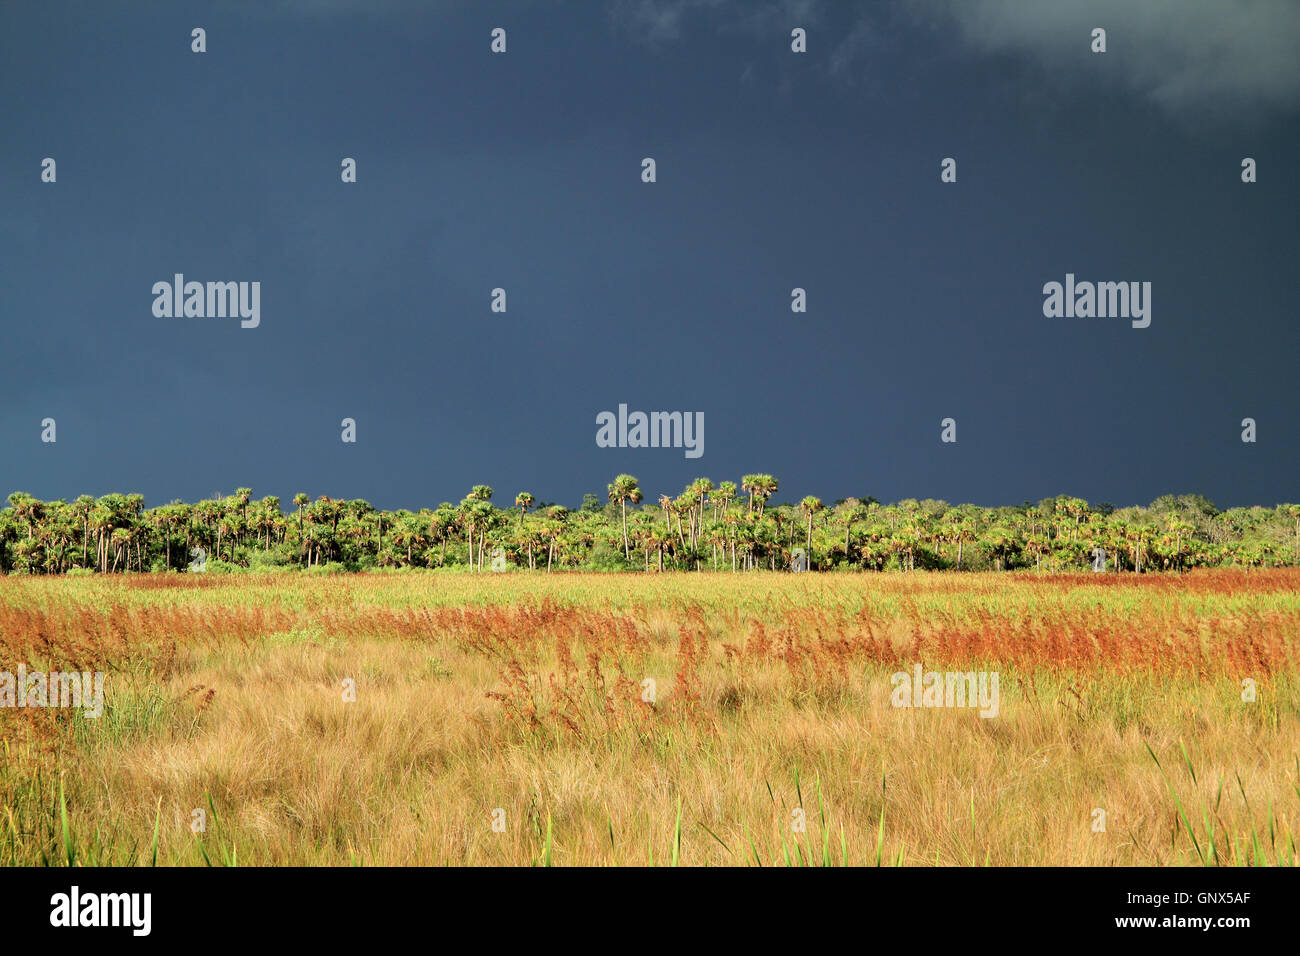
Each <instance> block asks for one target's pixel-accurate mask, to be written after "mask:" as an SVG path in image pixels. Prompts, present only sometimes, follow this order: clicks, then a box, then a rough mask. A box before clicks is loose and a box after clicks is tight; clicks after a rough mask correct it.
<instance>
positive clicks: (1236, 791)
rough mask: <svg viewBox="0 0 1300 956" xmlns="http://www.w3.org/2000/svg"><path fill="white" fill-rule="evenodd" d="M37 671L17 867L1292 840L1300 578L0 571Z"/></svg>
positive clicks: (1216, 847)
mask: <svg viewBox="0 0 1300 956" xmlns="http://www.w3.org/2000/svg"><path fill="white" fill-rule="evenodd" d="M19 665H22V666H24V667H25V668H26V670H27V671H29V672H32V671H44V672H53V671H83V672H84V671H103V672H104V673H105V685H104V706H103V713H102V716H100V717H99V718H98V719H94V718H88V717H86V716H85V715H84V714H83V712H81V711H78V710H77V709H75V708H67V707H60V708H56V707H33V706H26V707H24V706H6V707H0V738H2V745H0V746H2V752H0V757H2V759H0V803H2V804H3V809H2V810H0V813H2V814H3V817H2V818H0V863H3V864H5V865H41V864H52V865H66V864H68V863H72V864H75V865H150V864H154V863H156V864H157V865H183V866H192V865H198V866H202V865H216V866H221V865H231V864H234V865H278V864H304V865H330V866H333V865H386V864H397V865H408V864H410V865H444V864H449V865H452V866H457V865H556V866H574V865H594V866H611V865H635V866H642V865H656V866H658V865H673V864H677V865H738V866H739V865H750V866H753V865H763V866H771V865H776V866H786V865H819V866H820V865H828V864H829V865H843V864H845V863H847V864H849V865H877V864H883V865H908V866H917V865H920V866H929V865H945V866H946V865H956V866H970V865H976V866H980V865H986V864H987V865H993V866H1002V865H1116V866H1127V865H1146V864H1156V865H1196V866H1199V865H1203V864H1206V865H1292V864H1293V863H1294V862H1295V861H1296V858H1297V855H1296V847H1295V835H1296V830H1297V828H1300V681H1298V680H1297V677H1298V675H1300V570H1298V569H1275V570H1253V571H1250V572H1246V571H1242V570H1197V571H1193V572H1191V573H1187V574H1182V575H1174V574H1166V575H1132V574H1106V575H1092V574H1035V573H1032V572H1026V573H992V572H988V573H966V574H960V575H959V574H948V573H910V574H904V573H889V574H880V575H865V574H853V573H827V574H788V573H768V572H752V573H746V574H738V575H736V574H711V573H689V572H676V573H664V574H649V575H646V574H627V573H609V574H598V573H564V574H551V575H547V574H543V573H533V574H529V573H526V572H509V573H503V574H492V573H482V574H470V573H466V572H435V571H411V572H389V573H383V572H371V573H360V574H313V573H307V572H288V573H279V574H232V575H208V576H204V575H176V574H171V575H164V574H129V575H112V576H108V575H104V576H72V577H54V576H47V577H32V576H22V575H10V576H7V577H6V576H0V671H8V672H14V671H16V669H17V668H18V666H19ZM918 665H919V666H920V667H921V668H922V669H923V670H924V671H925V672H931V671H935V672H949V671H957V672H964V673H965V672H974V673H978V674H982V675H985V676H988V675H996V678H997V684H996V686H997V690H998V701H997V712H996V715H995V716H981V713H980V710H979V709H978V708H973V707H970V706H965V707H963V706H952V707H923V706H913V707H904V706H895V704H896V703H897V697H896V696H895V690H896V686H897V685H899V682H898V681H894V680H891V677H892V675H894V674H896V673H903V674H906V675H909V682H910V675H911V674H912V673H913V671H914V669H916V668H917V666H918Z"/></svg>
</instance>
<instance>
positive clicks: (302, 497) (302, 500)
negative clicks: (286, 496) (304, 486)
mask: <svg viewBox="0 0 1300 956" xmlns="http://www.w3.org/2000/svg"><path fill="white" fill-rule="evenodd" d="M309 501H311V496H310V495H308V494H307V493H306V492H303V491H300V492H298V493H297V494H296V495H294V496H293V503H294V504H295V505H297V506H298V535H299V536H300V537H301V536H302V509H303V508H304V507H306V505H307V502H309Z"/></svg>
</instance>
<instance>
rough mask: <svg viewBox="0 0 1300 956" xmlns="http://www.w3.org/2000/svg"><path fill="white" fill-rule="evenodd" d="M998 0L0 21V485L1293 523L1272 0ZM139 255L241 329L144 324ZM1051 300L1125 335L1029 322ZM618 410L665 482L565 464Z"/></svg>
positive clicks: (338, 0)
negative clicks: (504, 305)
mask: <svg viewBox="0 0 1300 956" xmlns="http://www.w3.org/2000/svg"><path fill="white" fill-rule="evenodd" d="M110 6H111V7H120V8H121V9H111V8H110V9H106V8H108V7H110ZM1036 6H1038V5H1031V4H1028V3H1023V4H1016V3H1008V2H1003V0H973V2H971V3H969V4H966V5H964V6H962V7H961V9H960V12H955V8H953V7H951V6H949V5H946V4H937V3H930V2H923V0H918V2H900V3H892V4H891V3H875V2H873V3H863V4H849V3H831V2H821V3H818V2H815V0H788V2H773V0H754V2H749V3H742V2H738V0H624V2H612V3H611V2H596V0H591V2H569V3H541V2H535V3H515V4H498V3H486V2H485V3H460V2H458V3H451V2H447V3H441V2H428V3H415V2H409V3H407V2H398V0H387V2H384V0H379V2H372V3H364V2H361V0H357V2H355V3H351V2H344V0H333V2H326V0H301V2H297V3H261V4H243V3H233V2H227V3H208V4H193V5H190V4H185V3H171V2H169V3H161V2H160V3H146V2H139V3H130V4H115V5H108V4H100V3H70V2H65V0H43V2H40V3H35V2H32V3H28V2H22V3H19V2H12V3H6V4H5V5H4V6H3V8H2V9H0V227H2V228H0V323H2V327H0V494H8V492H9V491H12V490H15V489H21V490H24V491H27V492H30V493H32V494H35V495H37V496H39V497H42V498H54V497H67V498H70V497H73V496H75V495H77V494H79V493H83V492H89V493H91V494H96V495H99V494H104V493H107V492H110V491H124V492H125V491H139V492H142V493H143V494H144V495H145V496H146V501H147V503H148V504H149V505H151V506H152V505H156V504H159V503H162V502H165V501H168V500H170V499H173V498H181V499H183V500H193V499H195V498H198V497H202V496H206V495H210V494H212V493H213V492H216V491H221V492H223V493H229V492H230V491H232V490H233V489H234V488H235V487H236V486H238V485H249V486H251V487H252V488H253V491H254V493H255V495H258V496H261V495H265V494H278V495H280V496H282V497H283V498H286V499H287V498H288V497H289V496H290V495H292V494H293V493H294V492H297V491H306V492H308V493H309V494H311V495H313V496H316V495H319V494H329V495H332V496H335V497H364V498H367V499H368V500H370V501H371V502H372V503H374V504H376V505H378V506H382V507H388V508H397V507H408V508H416V507H420V506H423V505H428V506H433V505H436V504H437V503H438V502H439V501H443V500H457V501H458V500H459V499H460V498H461V497H463V496H464V494H465V492H466V491H467V490H468V489H469V487H470V485H471V484H474V483H487V484H490V485H492V486H494V487H495V488H496V489H497V496H498V498H507V497H508V498H510V499H513V496H514V494H515V492H517V491H519V490H523V489H527V490H530V491H532V492H533V494H534V495H536V496H537V498H538V499H539V500H548V501H561V502H564V503H567V504H576V503H577V502H578V501H579V500H580V499H581V496H582V494H583V493H584V492H588V491H594V492H598V493H601V494H602V495H603V492H604V488H605V484H606V483H607V482H608V481H609V480H610V479H611V478H612V477H613V476H614V475H615V474H617V473H619V472H623V471H628V472H631V473H633V474H635V475H637V476H638V477H639V478H640V479H641V484H642V487H643V489H644V490H645V492H646V494H647V496H648V497H651V498H655V497H657V496H658V495H659V494H660V493H662V492H668V493H674V494H675V493H676V492H678V491H680V489H681V488H682V487H683V486H684V485H685V484H686V483H687V482H688V481H689V480H690V479H691V478H693V477H695V476H697V475H708V476H709V477H711V478H713V479H714V481H721V480H725V479H732V480H737V481H738V480H739V478H740V476H741V474H742V473H744V472H748V471H766V472H771V473H773V474H775V475H776V476H777V477H778V478H779V479H780V481H781V491H780V493H779V494H778V496H777V497H778V499H779V500H789V499H797V498H798V497H800V496H802V495H805V494H816V495H819V496H821V497H823V498H824V499H825V500H827V501H830V500H832V499H834V498H838V497H842V496H845V495H854V494H856V495H867V494H872V495H875V496H876V497H878V498H880V499H882V500H896V499H898V498H902V497H939V498H946V499H948V500H950V501H954V502H960V501H975V502H978V503H981V504H986V505H992V504H1007V503H1019V502H1020V501H1022V500H1025V499H1032V500H1037V499H1039V498H1042V497H1045V496H1048V495H1055V494H1059V493H1069V494H1074V495H1078V496H1081V497H1084V498H1087V499H1088V500H1090V501H1093V502H1097V501H1110V502H1114V503H1117V504H1131V503H1146V502H1149V501H1151V500H1152V499H1153V498H1155V497H1156V496H1158V495H1160V494H1163V493H1166V492H1184V491H1197V492H1201V493H1204V494H1206V495H1207V496H1208V497H1210V498H1211V499H1212V500H1214V501H1215V502H1216V503H1217V504H1219V505H1220V507H1227V506H1230V505H1236V504H1256V503H1258V504H1266V505H1272V504H1274V503H1276V502H1278V501H1285V500H1292V501H1294V500H1297V499H1300V489H1297V475H1298V474H1300V442H1297V436H1298V435H1300V398H1298V397H1297V396H1298V394H1300V392H1298V390H1297V385H1296V374H1295V368H1296V361H1297V355H1298V354H1300V350H1298V349H1297V346H1300V333H1298V332H1297V314H1296V309H1295V303H1296V295H1295V292H1294V291H1293V287H1294V282H1295V281H1296V280H1295V275H1296V273H1297V271H1298V270H1297V269H1296V263H1295V258H1296V250H1297V233H1298V231H1300V227H1298V226H1297V221H1298V217H1297V208H1298V207H1297V199H1298V198H1300V189H1298V188H1297V179H1296V174H1295V169H1296V165H1297V163H1300V150H1298V149H1297V147H1298V146H1300V135H1297V128H1298V127H1297V122H1296V120H1297V109H1296V105H1297V102H1300V75H1298V74H1297V67H1296V65H1295V61H1296V59H1297V57H1296V54H1295V51H1296V49H1297V48H1300V46H1298V45H1297V44H1298V42H1300V26H1298V24H1300V14H1298V13H1297V10H1300V8H1297V6H1296V5H1295V4H1291V3H1267V2H1266V3H1262V4H1261V3H1254V4H1248V5H1245V6H1239V5H1237V4H1231V3H1226V2H1222V0H1215V2H1212V3H1211V2H1207V3H1174V2H1172V0H1153V2H1152V3H1149V4H1144V5H1142V9H1143V14H1142V15H1141V16H1138V15H1136V14H1133V13H1129V12H1126V11H1128V10H1130V9H1131V8H1132V5H1130V4H1126V3H1118V2H1114V0H1102V2H1098V3H1094V4H1092V5H1091V6H1084V5H1082V4H1079V3H1062V4H1060V5H1047V6H1051V7H1053V9H1052V10H1036V11H1035V12H1033V13H1028V12H1027V11H1029V10H1031V9H1033V8H1034V7H1036ZM1085 10H1086V11H1089V12H1082V11H1085ZM358 11H363V12H358ZM195 26H202V27H204V28H205V29H206V30H207V44H208V52H207V53H205V54H201V55H200V54H195V53H192V52H191V51H190V30H191V28H193V27H195ZM496 26H503V27H505V28H506V29H507V31H508V52H507V53H506V54H504V55H493V54H492V53H491V52H490V51H489V42H490V37H489V33H490V30H491V29H492V28H493V27H496ZM795 26H803V27H805V28H806V29H807V30H808V35H809V52H808V53H807V54H804V55H798V54H794V53H792V52H791V51H790V30H791V28H792V27H795ZM1093 26H1103V27H1106V28H1107V30H1108V51H1107V52H1106V53H1105V54H1100V55H1098V54H1093V53H1091V52H1090V50H1089V43H1090V38H1089V33H1090V30H1091V28H1092V27H1093ZM47 156H49V157H53V158H54V159H55V160H56V161H57V164H58V166H57V170H58V181H57V183H55V184H46V183H42V182H41V181H40V164H41V160H42V159H43V158H44V157H47ZM345 156H346V157H354V158H355V159H356V160H357V163H358V180H359V181H358V182H357V183H356V184H354V185H345V184H343V183H341V182H340V177H339V173H340V165H339V164H340V161H341V159H342V158H343V157H345ZM646 156H651V157H654V158H655V159H656V161H657V164H658V182H657V183H654V184H652V185H647V184H643V183H642V182H641V181H640V169H641V167H640V163H641V159H642V158H643V157H646ZM946 156H952V157H955V158H956V159H957V162H958V181H957V183H955V184H943V183H941V182H940V181H939V172H940V168H939V165H940V160H941V159H943V158H944V157H946ZM1245 156H1250V157H1254V158H1255V159H1256V160H1257V161H1258V164H1259V182H1258V183H1256V184H1253V185H1245V184H1243V183H1242V182H1241V180H1240V163H1241V159H1242V157H1245ZM177 272H181V273H184V274H185V276H186V278H187V280H198V281H209V280H212V281H218V280H220V281H226V280H236V281H237V280H244V281H252V280H258V281H260V282H261V284H262V292H261V295H262V300H261V325H260V327H259V328H256V329H241V328H240V327H239V323H238V320H232V319H198V318H155V317H154V316H153V314H152V304H153V295H152V293H151V288H152V286H153V284H154V283H155V282H157V281H160V280H165V281H170V280H171V278H172V276H173V274H174V273H177ZM1067 272H1073V273H1075V274H1076V276H1077V277H1078V279H1080V280H1085V279H1086V280H1092V281H1102V280H1115V281H1119V280H1124V281H1150V282H1151V283H1152V284H1153V302H1152V322H1151V326H1150V327H1149V328H1147V329H1134V328H1131V327H1130V324H1129V322H1127V321H1125V320H1122V319H1063V318H1062V319H1049V318H1045V317H1044V315H1043V312H1042V304H1043V293H1042V287H1043V284H1044V283H1045V282H1049V281H1053V280H1055V281H1063V280H1064V277H1065V274H1066V273H1067ZM497 286H501V287H504V288H505V289H506V290H507V294H508V304H509V310H508V312H507V313H505V314H504V315H502V314H495V313H492V312H491V311H490V310H489V293H490V290H491V289H493V288H494V287H497ZM795 286H800V287H803V288H805V289H806V290H807V293H808V306H809V309H808V312H807V314H805V315H797V314H793V313H792V312H791V311H790V291H791V289H792V288H793V287H795ZM620 402H623V403H627V404H628V406H629V407H630V408H631V409H641V410H645V411H651V410H681V411H702V412H703V413H704V416H705V436H704V437H705V446H704V447H705V453H704V456H703V458H701V459H698V460H688V459H686V458H685V457H684V456H683V453H682V451H681V450H679V449H602V448H598V447H596V443H595V434H596V425H595V416H596V414H597V413H598V412H600V411H602V410H607V409H608V410H616V409H617V406H618V404H619V403H620ZM948 416H951V417H953V418H955V419H956V421H957V425H958V441H957V443H956V444H943V443H941V442H940V440H939V433H940V427H939V423H940V420H941V419H942V418H944V417H948ZM1248 416H1249V417H1252V418H1254V419H1255V420H1256V421H1257V422H1258V432H1259V440H1258V442H1257V443H1256V444H1253V445H1251V444H1244V443H1243V442H1242V441H1241V440H1240V433H1241V425H1240V422H1241V420H1242V419H1243V418H1245V417H1248ZM45 417H52V418H54V419H55V420H56V421H57V429H58V433H57V434H58V440H57V442H56V443H55V444H44V443H42V442H41V440H40V433H41V424H40V423H41V420H42V419H43V418H45ZM344 417H352V418H354V419H355V420H356V422H357V434H358V440H357V443H356V444H354V445H350V444H344V443H343V442H342V441H340V421H341V419H343V418H344Z"/></svg>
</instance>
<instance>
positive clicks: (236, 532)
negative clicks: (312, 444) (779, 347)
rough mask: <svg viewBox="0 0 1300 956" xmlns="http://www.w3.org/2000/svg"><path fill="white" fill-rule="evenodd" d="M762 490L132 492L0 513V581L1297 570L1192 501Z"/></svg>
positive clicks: (753, 481) (1290, 507) (757, 484)
mask: <svg viewBox="0 0 1300 956" xmlns="http://www.w3.org/2000/svg"><path fill="white" fill-rule="evenodd" d="M779 489H780V485H779V482H778V481H777V479H776V478H774V477H773V476H772V475H767V474H751V475H745V476H744V477H743V478H742V479H741V481H740V483H739V484H737V483H736V482H733V481H722V482H719V483H718V484H716V485H715V484H714V483H713V481H711V480H710V479H708V478H697V479H695V480H694V481H692V482H691V483H690V484H689V485H688V486H687V487H686V488H685V489H684V490H683V491H682V492H681V493H680V494H678V495H676V496H673V495H668V494H661V495H659V496H658V498H657V499H653V498H647V497H646V496H645V495H644V494H643V492H642V490H641V487H640V483H639V482H638V481H637V479H636V478H635V477H633V476H632V475H626V474H624V475H619V476H617V477H616V478H615V479H614V480H613V481H612V482H611V483H610V484H609V486H608V489H607V493H606V495H605V496H604V498H603V500H602V498H600V497H598V496H596V495H594V494H588V495H586V496H585V498H584V501H583V504H582V506H581V507H578V508H574V509H570V508H567V507H565V506H563V505H558V504H550V503H546V502H539V501H537V500H536V499H535V498H534V496H533V495H532V494H530V493H529V492H526V491H521V492H519V493H518V494H517V495H515V498H514V503H513V505H510V504H506V503H503V502H500V500H499V499H498V500H496V501H494V492H493V489H492V488H491V487H489V486H487V485H475V486H474V487H473V488H472V489H471V490H470V492H469V494H467V495H466V496H465V498H464V499H463V500H462V501H461V502H460V503H459V504H453V503H451V502H443V503H442V504H440V505H438V507H437V508H432V509H430V508H422V509H420V510H418V511H408V510H405V509H401V510H397V511H385V510H382V509H378V508H375V507H373V506H372V505H371V504H370V503H369V502H368V501H365V500H363V499H359V498H357V499H352V500H344V499H338V498H331V497H329V496H328V495H320V496H318V497H317V498H316V499H315V500H313V499H312V498H311V497H310V496H309V495H307V494H306V493H302V492H300V493H298V494H296V495H294V496H293V497H292V498H291V499H290V502H289V504H290V507H289V508H288V509H286V508H285V507H283V506H282V502H281V500H280V498H278V497H276V496H274V495H270V496H267V497H263V498H260V499H255V498H254V497H253V493H252V490H251V489H249V488H238V489H236V490H235V492H234V494H231V495H217V496H214V497H213V498H210V499H205V500H202V501H198V502H195V503H193V504H187V503H184V502H180V501H173V502H171V503H169V504H165V505H160V506H158V507H155V508H145V506H144V498H143V496H141V495H138V494H126V495H124V494H108V495H104V496H103V497H100V498H95V497H92V496H90V495H82V496H80V497H78V498H77V499H76V500H74V501H64V500H56V501H41V500H39V499H37V498H34V497H33V496H31V495H29V494H26V493H24V492H14V493H13V494H11V495H9V498H8V501H9V507H7V508H5V509H3V510H0V571H3V572H7V573H28V574H62V573H91V572H97V573H101V574H114V573H124V572H143V571H161V572H168V571H177V572H190V571H194V570H198V569H199V568H203V569H204V570H205V571H213V572H224V571H234V570H239V569H251V570H264V571H274V570H279V569H286V570H291V569H295V568H300V569H311V570H320V571H329V572H333V571H348V570H352V571H357V570H370V569H379V568H393V569H401V568H457V567H458V568H462V569H468V570H471V571H484V570H488V569H490V568H493V567H496V568H500V567H501V565H502V563H503V562H504V564H505V566H506V567H508V568H515V569H527V570H530V571H543V572H551V571H557V570H570V569H587V570H608V571H612V570H636V571H665V570H692V571H730V572H741V571H752V570H759V569H765V570H772V571H778V570H791V569H799V568H807V569H808V570H815V571H826V570H836V569H844V570H849V569H863V570H871V571H886V570H893V571H903V572H911V571H915V570H918V569H920V570H955V571H976V570H992V571H1010V570H1014V569H1026V568H1032V569H1036V570H1040V571H1076V570H1086V569H1088V568H1089V567H1093V566H1094V565H1096V564H1098V555H1099V554H1100V555H1101V558H1102V559H1103V560H1104V563H1105V569H1106V570H1107V571H1109V572H1133V573H1142V572H1152V571H1172V572H1180V571H1186V570H1189V569H1191V568H1194V567H1207V566H1231V567H1240V568H1245V569H1247V570H1249V569H1251V568H1256V567H1269V566H1284V565H1295V564H1297V563H1298V562H1300V505H1295V504H1279V505H1277V506H1276V507H1273V508H1265V507H1248V508H1230V509H1227V510H1225V511H1220V510H1219V509H1218V508H1216V507H1215V506H1214V505H1213V504H1212V503H1211V502H1210V501H1208V500H1206V499H1205V498H1204V497H1202V496H1200V495H1177V496H1175V495H1166V496H1164V497H1162V498H1159V499H1157V500H1156V501H1154V502H1152V503H1151V504H1150V505H1149V506H1147V507H1140V506H1135V507H1125V508H1116V507H1114V506H1113V505H1110V504H1104V503H1103V504H1098V505H1090V504H1089V503H1088V502H1087V501H1084V500H1083V499H1081V498H1073V497H1069V496H1065V495H1061V496H1058V497H1056V498H1046V499H1044V500H1042V501H1040V502H1038V503H1037V504H1032V503H1030V502H1025V503H1024V504H1022V505H1019V506H1006V507H997V508H983V507H979V506H976V505H970V504H964V505H950V504H948V503H947V502H945V501H937V500H933V499H924V500H919V501H918V500H916V499H913V498H908V499H904V500H902V501H898V502H895V503H892V504H884V503H882V502H880V501H877V500H876V499H875V498H873V497H870V496H868V497H864V498H844V499H840V500H838V501H835V502H834V503H833V504H831V505H826V504H824V503H823V502H822V501H821V499H819V498H816V497H814V496H811V495H810V496H808V497H805V498H803V499H802V500H800V501H798V502H788V503H775V502H773V500H772V499H773V498H774V497H775V495H776V494H777V493H778V491H779Z"/></svg>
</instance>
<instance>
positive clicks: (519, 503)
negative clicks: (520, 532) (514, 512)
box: [515, 491, 533, 528]
mask: <svg viewBox="0 0 1300 956" xmlns="http://www.w3.org/2000/svg"><path fill="white" fill-rule="evenodd" d="M532 506H533V496H532V495H530V494H529V493H528V492H526V491H521V492H519V494H517V495H515V507H516V508H518V509H519V527H521V528H522V527H523V526H524V515H526V514H527V513H528V509H529V508H531V507H532Z"/></svg>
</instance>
